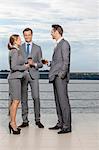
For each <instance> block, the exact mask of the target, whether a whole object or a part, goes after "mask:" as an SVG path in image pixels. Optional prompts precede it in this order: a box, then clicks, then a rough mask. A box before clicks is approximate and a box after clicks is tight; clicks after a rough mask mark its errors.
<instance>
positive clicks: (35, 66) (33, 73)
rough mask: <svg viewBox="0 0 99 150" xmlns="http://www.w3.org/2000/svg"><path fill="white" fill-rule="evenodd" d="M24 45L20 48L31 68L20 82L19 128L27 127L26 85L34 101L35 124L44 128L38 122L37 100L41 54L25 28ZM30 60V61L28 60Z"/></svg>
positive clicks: (38, 108) (38, 105) (30, 32)
mask: <svg viewBox="0 0 99 150" xmlns="http://www.w3.org/2000/svg"><path fill="white" fill-rule="evenodd" d="M23 35H24V38H25V43H24V44H22V46H21V51H22V55H23V57H24V61H25V63H29V65H30V66H31V67H30V68H29V70H28V72H27V74H26V76H25V78H24V80H23V81H22V101H21V105H22V119H23V123H22V124H21V125H20V126H19V127H21V128H22V127H27V126H29V121H28V83H29V84H30V87H31V95H32V99H33V100H34V115H35V124H36V125H37V126H38V127H39V128H44V126H43V124H42V123H41V122H40V98H39V68H42V66H43V64H42V52H41V48H40V46H38V45H36V44H34V43H33V42H32V36H33V31H32V29H30V28H26V29H25V30H24V31H23ZM28 58H30V59H28Z"/></svg>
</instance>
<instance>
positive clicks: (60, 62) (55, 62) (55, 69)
mask: <svg viewBox="0 0 99 150" xmlns="http://www.w3.org/2000/svg"><path fill="white" fill-rule="evenodd" d="M51 35H52V38H53V39H55V40H56V42H57V46H56V47H55V49H54V53H53V57H52V62H51V68H50V71H49V81H50V82H52V83H53V88H54V95H55V103H56V111H57V116H58V123H57V124H56V125H55V126H54V127H51V128H49V129H50V130H57V129H61V130H60V131H59V132H58V134H63V133H68V132H71V108H70V103H69V97H68V82H69V70H70V45H69V43H68V42H67V41H66V40H64V38H63V37H62V35H63V28H62V27H61V26H60V25H52V31H51Z"/></svg>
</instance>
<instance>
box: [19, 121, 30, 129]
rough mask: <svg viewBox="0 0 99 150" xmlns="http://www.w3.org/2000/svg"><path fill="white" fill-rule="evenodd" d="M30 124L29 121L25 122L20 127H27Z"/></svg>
mask: <svg viewBox="0 0 99 150" xmlns="http://www.w3.org/2000/svg"><path fill="white" fill-rule="evenodd" d="M28 126H29V122H23V123H22V124H21V125H20V126H19V128H25V127H28Z"/></svg>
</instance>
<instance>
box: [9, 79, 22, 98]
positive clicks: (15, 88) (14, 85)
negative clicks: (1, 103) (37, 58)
mask: <svg viewBox="0 0 99 150" xmlns="http://www.w3.org/2000/svg"><path fill="white" fill-rule="evenodd" d="M8 83H9V97H10V98H9V99H10V100H19V101H21V79H8Z"/></svg>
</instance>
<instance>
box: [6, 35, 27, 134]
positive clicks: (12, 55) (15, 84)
mask: <svg viewBox="0 0 99 150" xmlns="http://www.w3.org/2000/svg"><path fill="white" fill-rule="evenodd" d="M20 45H21V38H20V36H19V35H17V34H14V35H12V36H11V37H10V39H9V44H8V49H9V50H10V51H9V65H10V74H9V76H8V83H9V95H10V99H11V100H12V104H11V106H10V119H11V120H10V123H9V131H10V133H11V131H12V132H13V134H20V129H19V128H18V127H17V124H16V112H17V109H18V106H19V103H20V100H21V80H22V78H23V76H24V71H25V70H27V69H28V68H29V64H24V59H23V57H22V55H21V51H20V49H19V46H20Z"/></svg>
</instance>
